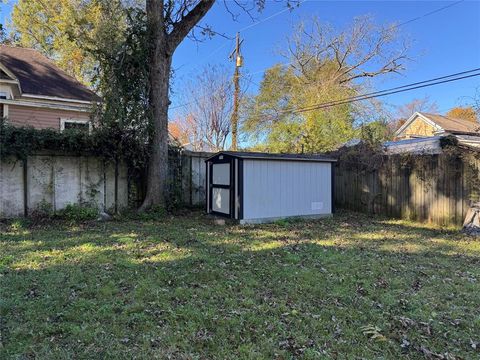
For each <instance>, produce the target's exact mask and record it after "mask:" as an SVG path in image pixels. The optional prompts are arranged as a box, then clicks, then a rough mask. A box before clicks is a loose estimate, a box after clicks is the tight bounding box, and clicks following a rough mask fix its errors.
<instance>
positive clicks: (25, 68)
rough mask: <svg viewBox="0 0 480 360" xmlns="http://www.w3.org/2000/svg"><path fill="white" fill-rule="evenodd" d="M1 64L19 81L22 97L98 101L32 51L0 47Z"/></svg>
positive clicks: (93, 94) (77, 83) (84, 87)
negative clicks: (32, 96) (25, 95)
mask: <svg viewBox="0 0 480 360" xmlns="http://www.w3.org/2000/svg"><path fill="white" fill-rule="evenodd" d="M0 64H1V65H3V66H4V67H5V68H6V69H7V70H9V71H10V72H11V73H12V74H13V75H14V76H15V77H16V78H17V79H18V81H19V82H20V86H21V88H22V92H23V93H24V94H30V95H38V96H51V97H58V98H65V99H72V100H82V101H96V100H98V97H97V95H96V94H95V93H94V92H93V91H91V90H90V89H88V88H87V87H86V86H85V85H83V84H82V83H80V82H79V81H77V80H76V79H75V78H73V77H72V76H70V75H68V74H67V73H66V72H65V71H63V70H62V69H60V68H59V67H58V66H56V65H55V64H54V63H53V61H51V60H50V59H48V58H47V57H46V56H44V55H42V54H41V53H40V52H38V51H36V50H34V49H27V48H20V47H12V46H7V45H0ZM3 75H5V74H3ZM0 78H4V76H0Z"/></svg>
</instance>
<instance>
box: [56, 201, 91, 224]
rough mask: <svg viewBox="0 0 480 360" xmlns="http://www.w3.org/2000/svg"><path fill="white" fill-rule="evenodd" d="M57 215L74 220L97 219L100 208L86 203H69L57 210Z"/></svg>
mask: <svg viewBox="0 0 480 360" xmlns="http://www.w3.org/2000/svg"><path fill="white" fill-rule="evenodd" d="M57 216H58V217H59V218H61V219H64V220H68V221H73V222H81V221H87V220H95V219H96V218H97V216H98V209H97V208H96V207H93V206H89V205H85V204H82V205H78V204H68V205H67V206H66V207H65V208H64V209H62V210H60V211H58V212H57Z"/></svg>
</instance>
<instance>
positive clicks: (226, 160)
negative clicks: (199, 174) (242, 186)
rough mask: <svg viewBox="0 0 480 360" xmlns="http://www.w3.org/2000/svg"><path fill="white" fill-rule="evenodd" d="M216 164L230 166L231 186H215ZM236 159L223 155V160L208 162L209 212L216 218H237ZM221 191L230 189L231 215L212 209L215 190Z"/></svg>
mask: <svg viewBox="0 0 480 360" xmlns="http://www.w3.org/2000/svg"><path fill="white" fill-rule="evenodd" d="M214 164H229V165H230V184H229V185H218V184H217V185H214V184H213V165H214ZM234 165H235V159H234V158H233V157H230V156H225V155H223V159H215V158H214V159H211V160H209V161H208V162H207V166H208V176H207V185H208V194H207V196H208V208H207V212H208V213H210V214H214V215H216V216H221V217H225V218H231V219H234V218H235V181H236V179H235V166H234ZM214 187H215V188H219V189H228V190H229V196H230V204H229V205H230V206H229V214H225V213H222V212H218V211H214V210H213V209H212V200H213V188H214Z"/></svg>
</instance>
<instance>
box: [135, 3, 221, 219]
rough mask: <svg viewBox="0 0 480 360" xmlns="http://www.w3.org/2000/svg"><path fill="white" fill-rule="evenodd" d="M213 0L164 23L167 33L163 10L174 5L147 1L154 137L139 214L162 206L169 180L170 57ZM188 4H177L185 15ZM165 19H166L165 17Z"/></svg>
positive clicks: (150, 103) (197, 5)
mask: <svg viewBox="0 0 480 360" xmlns="http://www.w3.org/2000/svg"><path fill="white" fill-rule="evenodd" d="M214 2H215V0H200V1H199V2H198V3H197V4H196V5H195V6H194V7H193V8H192V9H191V10H190V11H189V12H187V13H185V14H184V15H183V16H182V17H181V19H179V20H177V21H172V19H171V18H169V19H167V23H168V24H170V23H173V29H172V30H171V32H170V33H167V29H166V28H167V27H166V26H165V24H166V21H165V18H164V14H165V13H167V14H169V13H171V10H172V9H171V8H170V11H165V6H167V9H168V7H171V6H172V5H174V4H175V2H166V3H164V0H147V1H146V11H147V27H148V31H149V36H150V43H151V48H150V52H149V54H148V59H147V61H148V64H149V70H150V75H149V76H150V79H149V85H150V94H149V106H150V109H151V116H152V123H153V136H152V139H151V147H152V149H151V151H152V153H151V155H150V161H149V166H148V175H147V192H146V194H145V200H144V201H143V204H142V206H140V209H139V211H145V210H147V209H149V208H151V207H152V206H156V205H159V206H165V193H166V185H167V176H168V106H169V104H170V99H169V96H168V92H169V91H168V90H169V83H170V70H171V67H172V56H173V52H174V51H175V49H176V48H177V46H178V45H179V44H180V43H181V42H182V40H183V39H184V38H185V37H186V36H187V35H188V33H189V32H190V30H191V29H192V28H193V27H194V26H195V25H196V24H197V23H198V22H199V21H200V20H201V18H202V17H203V16H204V15H205V14H206V13H207V12H208V11H209V10H210V8H211V7H212V6H213V4H214ZM188 4H189V2H188V1H186V0H183V1H180V2H179V6H181V7H182V9H183V10H184V11H185V10H186V9H187V8H188V6H189V5H188ZM167 16H168V15H167Z"/></svg>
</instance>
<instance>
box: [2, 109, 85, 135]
mask: <svg viewBox="0 0 480 360" xmlns="http://www.w3.org/2000/svg"><path fill="white" fill-rule="evenodd" d="M60 119H75V120H89V119H90V117H89V114H88V113H85V112H77V111H68V110H54V109H42V108H34V107H26V106H18V105H8V122H9V123H10V124H12V125H14V126H32V127H34V128H36V129H48V128H52V129H57V130H60Z"/></svg>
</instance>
